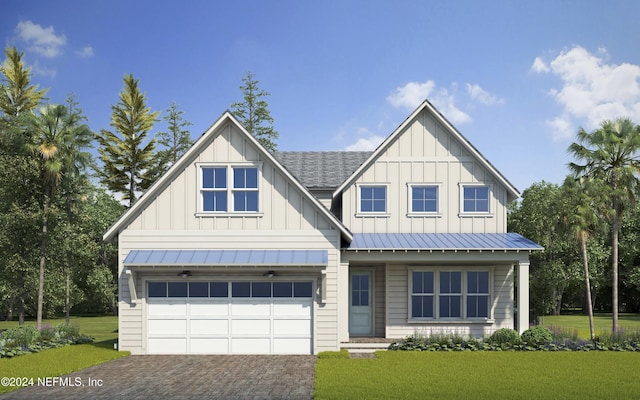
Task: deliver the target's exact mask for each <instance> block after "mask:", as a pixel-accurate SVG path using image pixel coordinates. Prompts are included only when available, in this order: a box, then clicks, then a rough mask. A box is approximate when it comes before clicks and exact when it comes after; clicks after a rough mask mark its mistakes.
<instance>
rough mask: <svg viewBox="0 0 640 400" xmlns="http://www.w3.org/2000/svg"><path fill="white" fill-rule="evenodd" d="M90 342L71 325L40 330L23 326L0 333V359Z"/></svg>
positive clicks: (45, 327) (90, 340) (46, 327)
mask: <svg viewBox="0 0 640 400" xmlns="http://www.w3.org/2000/svg"><path fill="white" fill-rule="evenodd" d="M92 341H93V339H92V338H91V337H89V336H86V335H81V334H80V329H79V328H78V327H76V326H73V325H65V324H60V325H58V326H57V327H56V328H52V327H51V326H49V325H46V326H44V327H43V328H42V329H40V330H38V329H36V328H35V327H34V326H32V325H23V326H18V327H15V328H10V329H7V330H5V331H3V332H1V333H0V358H1V357H14V356H18V355H21V354H26V353H34V352H39V351H40V350H45V349H50V348H55V347H60V346H65V345H67V344H79V343H90V342H92Z"/></svg>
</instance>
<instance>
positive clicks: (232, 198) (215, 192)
mask: <svg viewBox="0 0 640 400" xmlns="http://www.w3.org/2000/svg"><path fill="white" fill-rule="evenodd" d="M198 179H199V190H200V199H199V206H198V209H199V212H201V213H202V214H200V216H204V215H216V214H234V213H252V214H256V215H258V211H259V210H260V206H259V197H260V196H259V180H260V171H259V167H258V166H255V165H250V166H246V165H239V166H236V165H228V166H227V165H202V166H201V167H200V173H199V178H198Z"/></svg>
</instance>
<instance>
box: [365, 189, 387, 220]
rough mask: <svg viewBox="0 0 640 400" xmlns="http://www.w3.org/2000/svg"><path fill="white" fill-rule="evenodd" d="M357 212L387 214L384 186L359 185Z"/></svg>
mask: <svg viewBox="0 0 640 400" xmlns="http://www.w3.org/2000/svg"><path fill="white" fill-rule="evenodd" d="M358 190H359V192H360V195H359V197H360V200H359V202H360V204H359V206H360V207H359V210H358V211H359V212H361V213H378V214H384V213H386V212H387V187H386V186H385V185H361V186H359V188H358Z"/></svg>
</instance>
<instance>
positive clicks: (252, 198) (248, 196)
mask: <svg viewBox="0 0 640 400" xmlns="http://www.w3.org/2000/svg"><path fill="white" fill-rule="evenodd" d="M233 211H258V168H234V169H233Z"/></svg>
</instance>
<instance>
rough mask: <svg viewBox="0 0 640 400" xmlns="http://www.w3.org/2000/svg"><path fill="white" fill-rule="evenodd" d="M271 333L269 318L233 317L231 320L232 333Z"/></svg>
mask: <svg viewBox="0 0 640 400" xmlns="http://www.w3.org/2000/svg"><path fill="white" fill-rule="evenodd" d="M270 333H271V321H270V320H268V319H267V320H264V319H263V320H256V319H234V320H231V334H232V335H269V334H270Z"/></svg>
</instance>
